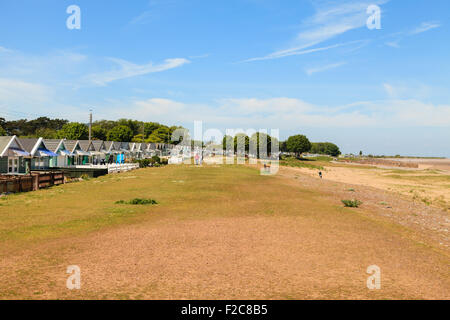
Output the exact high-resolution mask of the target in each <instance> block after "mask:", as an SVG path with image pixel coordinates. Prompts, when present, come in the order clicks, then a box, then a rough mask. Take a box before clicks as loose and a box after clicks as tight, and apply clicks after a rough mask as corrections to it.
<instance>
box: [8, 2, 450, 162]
mask: <svg viewBox="0 0 450 320" xmlns="http://www.w3.org/2000/svg"><path fill="white" fill-rule="evenodd" d="M70 5H78V6H79V7H80V9H81V29H72V30H71V29H68V28H67V25H66V20H67V18H68V17H69V16H70V14H68V13H67V12H66V10H67V8H68V7H69V6H70ZM371 5H377V6H378V7H380V8H381V29H369V28H368V27H367V23H366V22H367V20H368V18H369V16H370V14H368V13H367V8H368V7H369V6H371ZM449 12H450V2H449V1H448V0H431V1H426V0H415V1H413V2H412V1H407V0H390V1H388V0H368V1H365V0H364V1H327V0H295V1H290V0H215V1H209V0H153V1H149V0H133V1H119V0H117V1H106V0H89V1H88V0H71V1H62V0H40V1H31V0H28V1H25V0H14V1H12V0H2V1H1V2H0V117H5V118H7V119H17V118H28V119H30V118H36V117H38V116H50V117H58V118H65V119H69V120H74V121H82V122H86V119H87V118H88V111H89V109H93V110H94V119H118V118H133V119H138V120H145V121H157V122H161V123H164V124H168V125H183V126H185V127H187V128H191V127H192V126H193V122H194V121H196V120H197V121H203V124H204V127H205V128H218V129H220V130H223V131H225V129H227V128H228V129H236V128H242V129H249V128H254V129H267V130H269V131H270V129H279V130H280V137H281V138H282V139H283V138H286V137H287V136H289V135H291V134H294V133H303V134H306V135H307V136H308V137H309V138H310V140H312V141H332V142H335V143H337V144H338V145H339V146H340V147H341V149H342V151H344V152H353V153H357V152H359V150H363V151H364V152H365V153H366V154H368V153H373V154H403V155H420V156H448V157H450V90H449V89H450V76H449V75H450V62H449V57H450V41H449V39H450V29H449V23H450V20H449V19H448V18H449V15H450V14H449Z"/></svg>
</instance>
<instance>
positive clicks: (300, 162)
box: [280, 157, 324, 170]
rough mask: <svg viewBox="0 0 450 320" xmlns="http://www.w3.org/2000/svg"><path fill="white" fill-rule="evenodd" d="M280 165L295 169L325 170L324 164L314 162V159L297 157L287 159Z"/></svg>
mask: <svg viewBox="0 0 450 320" xmlns="http://www.w3.org/2000/svg"><path fill="white" fill-rule="evenodd" d="M280 165H282V166H287V167H295V168H308V169H312V170H324V167H323V163H321V162H320V161H318V160H314V158H311V159H309V158H308V159H297V158H295V157H287V158H284V159H282V160H280Z"/></svg>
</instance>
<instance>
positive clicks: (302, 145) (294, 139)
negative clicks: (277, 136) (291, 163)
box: [286, 134, 311, 156]
mask: <svg viewBox="0 0 450 320" xmlns="http://www.w3.org/2000/svg"><path fill="white" fill-rule="evenodd" d="M286 150H287V151H288V152H292V153H295V154H296V155H298V156H300V155H301V154H302V153H303V152H308V151H309V150H311V142H309V140H308V138H307V137H306V136H304V135H301V134H298V135H295V136H291V137H289V138H288V139H287V140H286Z"/></svg>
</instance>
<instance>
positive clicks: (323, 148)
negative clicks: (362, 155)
mask: <svg viewBox="0 0 450 320" xmlns="http://www.w3.org/2000/svg"><path fill="white" fill-rule="evenodd" d="M274 142H278V143H279V151H280V152H288V153H294V154H295V155H296V156H298V157H299V156H300V155H301V154H302V153H305V152H310V153H314V154H321V155H329V156H333V157H337V156H339V155H340V154H341V151H340V150H339V147H338V146H337V145H335V144H334V143H331V142H310V141H309V139H308V138H307V137H306V136H304V135H300V134H299V135H294V136H290V137H289V138H288V139H287V140H286V141H278V140H277V139H276V138H274V137H271V136H269V135H268V134H265V133H259V132H257V133H254V134H253V135H251V136H250V137H249V136H248V135H246V134H244V133H238V134H236V135H235V136H234V137H231V136H225V137H224V138H223V142H222V145H223V149H224V150H234V152H239V150H238V146H239V145H240V146H244V148H245V152H249V151H250V150H249V149H250V144H251V143H253V146H255V147H256V148H257V149H256V151H257V153H258V157H259V146H260V143H263V144H267V152H268V154H271V151H272V144H273V143H274ZM242 151H244V150H242Z"/></svg>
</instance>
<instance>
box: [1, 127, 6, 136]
mask: <svg viewBox="0 0 450 320" xmlns="http://www.w3.org/2000/svg"><path fill="white" fill-rule="evenodd" d="M0 136H6V130H5V129H3V128H2V127H0Z"/></svg>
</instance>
